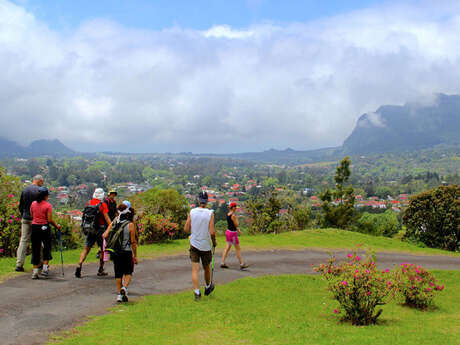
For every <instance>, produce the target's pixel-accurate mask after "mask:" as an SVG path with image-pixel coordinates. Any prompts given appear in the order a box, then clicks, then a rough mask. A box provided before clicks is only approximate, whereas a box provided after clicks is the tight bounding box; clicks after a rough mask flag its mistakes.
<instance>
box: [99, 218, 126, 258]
mask: <svg viewBox="0 0 460 345" xmlns="http://www.w3.org/2000/svg"><path fill="white" fill-rule="evenodd" d="M129 223H130V221H129V220H125V221H123V222H116V223H115V224H114V225H112V229H111V230H110V232H109V234H108V236H107V239H106V245H105V250H106V251H108V252H109V253H110V257H111V258H112V259H113V257H114V256H115V255H117V253H120V252H121V251H122V250H123V230H124V228H125V226H126V225H128V224H129Z"/></svg>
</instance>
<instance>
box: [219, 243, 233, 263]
mask: <svg viewBox="0 0 460 345" xmlns="http://www.w3.org/2000/svg"><path fill="white" fill-rule="evenodd" d="M230 249H232V245H231V244H230V243H227V246H226V247H225V249H224V252H223V253H222V260H221V261H220V263H221V264H225V259H226V258H227V255H228V253H229V252H230Z"/></svg>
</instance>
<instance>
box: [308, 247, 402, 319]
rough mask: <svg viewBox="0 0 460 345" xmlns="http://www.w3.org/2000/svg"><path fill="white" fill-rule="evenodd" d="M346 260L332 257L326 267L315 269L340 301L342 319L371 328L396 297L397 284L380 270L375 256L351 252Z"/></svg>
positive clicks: (390, 276)
mask: <svg viewBox="0 0 460 345" xmlns="http://www.w3.org/2000/svg"><path fill="white" fill-rule="evenodd" d="M347 259H348V260H346V261H343V262H340V263H337V262H336V258H335V257H331V258H330V259H329V261H328V263H326V264H322V265H320V266H318V267H316V268H315V270H316V271H317V272H321V273H322V275H323V276H324V277H325V278H326V280H327V281H328V287H329V290H330V291H331V292H332V294H333V296H334V298H335V299H336V300H337V301H338V302H339V304H340V308H339V310H337V309H336V310H335V311H334V312H335V313H336V314H340V313H342V311H343V314H344V316H343V318H344V319H345V320H348V321H351V322H352V324H353V325H369V324H374V323H376V322H377V319H378V317H379V316H380V315H381V313H382V309H378V310H377V307H378V306H380V305H384V304H386V303H387V302H388V301H389V300H390V299H391V298H392V297H394V295H395V285H394V280H393V277H392V275H391V273H390V271H389V270H385V271H381V270H379V269H377V266H376V263H375V257H374V256H373V255H370V254H368V255H367V257H366V259H364V260H363V259H362V258H361V257H360V256H359V255H358V254H357V253H350V254H348V256H347Z"/></svg>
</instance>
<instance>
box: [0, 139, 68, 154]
mask: <svg viewBox="0 0 460 345" xmlns="http://www.w3.org/2000/svg"><path fill="white" fill-rule="evenodd" d="M73 154H75V151H74V150H72V149H70V148H68V147H67V146H65V145H64V144H63V143H62V142H60V141H59V140H57V139H54V140H45V139H42V140H36V141H33V142H32V143H30V145H29V146H27V147H24V146H21V145H19V144H17V143H16V142H14V141H11V140H8V139H4V138H0V156H2V157H36V156H70V155H73Z"/></svg>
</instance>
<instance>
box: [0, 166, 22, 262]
mask: <svg viewBox="0 0 460 345" xmlns="http://www.w3.org/2000/svg"><path fill="white" fill-rule="evenodd" d="M20 188H21V184H20V181H19V179H18V178H16V177H13V176H9V175H7V174H6V172H5V170H4V169H3V168H2V167H1V166H0V256H14V255H15V254H16V249H17V247H18V245H19V240H20V238H21V216H20V214H19V210H18V203H19V196H20Z"/></svg>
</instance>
